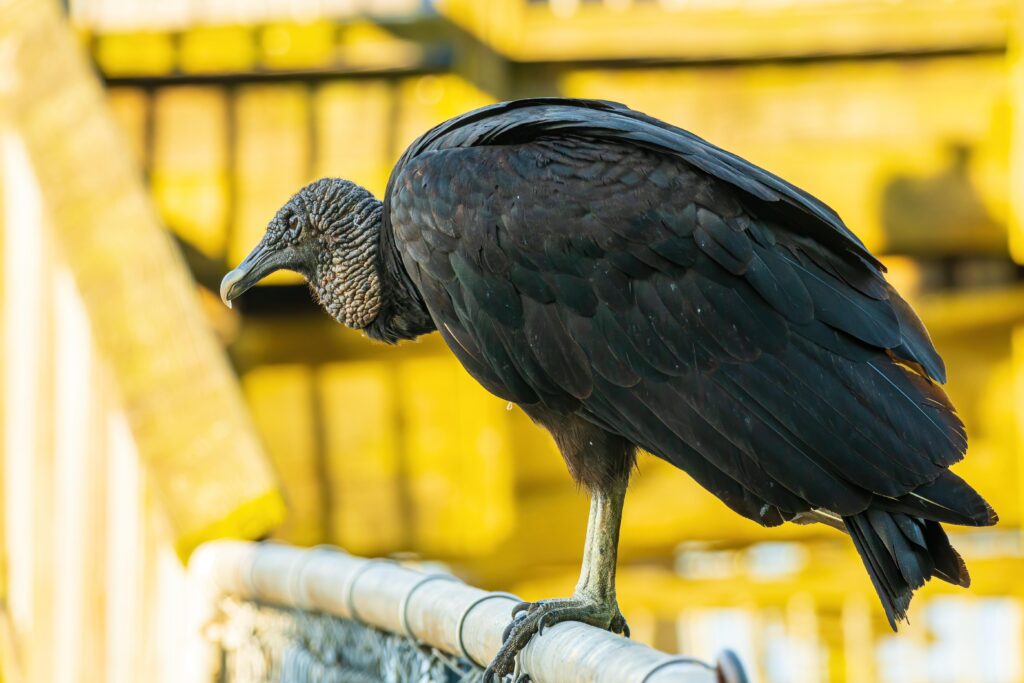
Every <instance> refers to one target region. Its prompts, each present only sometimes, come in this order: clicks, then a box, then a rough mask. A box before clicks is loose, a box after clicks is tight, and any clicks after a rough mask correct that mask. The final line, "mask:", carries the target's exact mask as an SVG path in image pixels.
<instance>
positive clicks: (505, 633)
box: [501, 619, 516, 643]
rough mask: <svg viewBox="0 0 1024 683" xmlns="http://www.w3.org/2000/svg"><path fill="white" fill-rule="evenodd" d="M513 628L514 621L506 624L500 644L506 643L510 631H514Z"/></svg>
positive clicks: (514, 625)
mask: <svg viewBox="0 0 1024 683" xmlns="http://www.w3.org/2000/svg"><path fill="white" fill-rule="evenodd" d="M515 627H516V622H515V620H514V619H513V620H512V621H510V622H508V626H506V627H505V630H504V631H502V632H501V642H503V643H507V642H508V637H509V636H510V635H512V629H514V628H515Z"/></svg>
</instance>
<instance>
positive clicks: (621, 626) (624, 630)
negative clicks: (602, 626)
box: [608, 614, 629, 638]
mask: <svg viewBox="0 0 1024 683" xmlns="http://www.w3.org/2000/svg"><path fill="white" fill-rule="evenodd" d="M608 630H609V631H611V632H612V633H620V634H622V636H623V637H624V638H629V624H628V623H627V622H626V618H625V617H624V616H622V615H621V614H618V615H616V616H615V618H613V619H612V623H611V624H609V625H608Z"/></svg>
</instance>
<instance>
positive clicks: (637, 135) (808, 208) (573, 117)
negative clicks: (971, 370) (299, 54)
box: [388, 97, 941, 372]
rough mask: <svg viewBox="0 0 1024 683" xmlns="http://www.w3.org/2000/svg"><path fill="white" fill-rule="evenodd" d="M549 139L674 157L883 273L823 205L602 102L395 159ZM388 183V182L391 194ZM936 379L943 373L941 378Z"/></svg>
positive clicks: (666, 127) (459, 123) (489, 111)
mask: <svg viewBox="0 0 1024 683" xmlns="http://www.w3.org/2000/svg"><path fill="white" fill-rule="evenodd" d="M546 135H555V136H559V137H563V138H564V137H569V136H573V135H577V136H584V137H589V138H593V139H601V140H606V141H619V142H624V143H627V144H629V145H631V146H641V147H647V148H649V149H652V150H656V151H660V152H663V153H666V154H670V155H673V156H677V157H678V158H680V159H682V160H683V161H685V162H686V163H687V164H688V165H690V166H692V167H693V168H696V169H699V170H701V171H704V172H705V173H707V174H708V175H710V176H713V177H715V178H718V179H719V180H722V181H724V182H726V183H729V184H730V185H732V186H734V187H736V188H737V189H739V190H742V193H741V194H742V197H741V198H742V200H744V201H746V202H749V203H752V204H755V205H757V206H758V208H760V209H761V210H762V211H761V212H762V213H765V214H770V215H772V216H776V217H778V219H779V220H780V222H782V223H783V224H784V225H786V226H787V227H788V228H789V229H790V230H794V231H797V232H804V233H806V234H808V235H810V236H811V237H813V238H815V239H816V240H818V241H820V242H822V243H823V244H825V245H826V246H828V247H829V248H831V249H832V250H833V251H835V252H837V253H839V254H841V255H844V256H849V257H853V258H854V259H856V260H857V261H863V262H864V263H865V264H867V265H869V266H870V267H872V268H875V269H879V270H884V268H883V267H882V265H881V264H880V263H879V262H878V261H877V260H876V259H875V257H874V256H873V255H872V254H871V253H870V252H868V250H867V249H866V248H865V247H864V244H863V243H862V242H861V241H860V240H859V239H858V238H857V236H856V235H854V234H853V232H851V231H850V229H849V228H847V227H846V225H845V224H844V223H843V221H842V219H840V218H839V216H838V215H837V214H836V212H835V211H833V210H832V209H831V208H830V207H828V206H827V205H826V204H825V203H823V202H822V201H821V200H819V199H817V198H816V197H813V196H811V195H810V194H808V193H807V192H804V191H803V190H801V189H800V188H798V187H796V186H795V185H792V184H791V183H788V182H786V181H785V180H783V179H782V178H779V177H778V176H776V175H775V174H773V173H770V172H769V171H766V170H764V169H763V168H761V167H759V166H756V165H754V164H752V163H750V162H749V161H747V160H746V159H743V158H740V157H738V156H736V155H735V154H732V153H731V152H727V151H726V150H723V149H721V148H719V147H716V146H715V145H713V144H711V143H709V142H708V141H706V140H704V139H702V138H700V137H698V136H696V135H694V134H693V133H690V132H689V131H686V130H683V129H681V128H677V127H675V126H672V125H670V124H668V123H666V122H664V121H661V120H659V119H655V118H653V117H650V116H647V115H646V114H642V113H640V112H637V111H634V110H632V109H630V108H629V107H627V106H625V105H624V104H619V103H617V102H609V101H606V100H584V99H568V98H558V97H550V98H533V99H524V100H514V101H511V102H501V103H498V104H493V105H490V106H487V107H482V108H480V109H476V110H474V111H471V112H467V113H466V114H463V115H462V116H458V117H456V118H454V119H451V120H449V121H446V122H445V123H442V124H440V125H438V126H436V127H435V128H433V129H431V130H429V131H427V132H426V133H425V134H424V135H422V136H421V137H420V138H418V139H417V140H416V141H414V142H413V143H412V144H411V145H410V146H409V148H408V149H407V150H406V151H405V154H404V155H403V156H402V158H401V159H400V160H399V162H398V164H397V165H396V167H395V171H394V173H393V174H392V179H394V178H395V177H396V176H397V175H399V174H400V173H401V171H402V169H403V167H404V165H405V164H406V163H407V162H408V161H410V160H412V159H414V158H416V157H418V156H420V155H421V154H424V153H426V152H431V151H437V150H440V149H453V148H458V147H474V146H484V145H503V144H515V143H520V142H528V141H531V140H536V139H538V138H540V137H543V136H546ZM390 189H391V184H390V182H389V186H388V194H390ZM940 372H941V371H940Z"/></svg>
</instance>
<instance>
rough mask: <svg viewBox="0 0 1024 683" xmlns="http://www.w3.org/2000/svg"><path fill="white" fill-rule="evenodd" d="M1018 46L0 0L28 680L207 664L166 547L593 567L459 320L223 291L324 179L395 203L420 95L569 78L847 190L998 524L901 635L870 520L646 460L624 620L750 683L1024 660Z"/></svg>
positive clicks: (10, 537)
mask: <svg viewBox="0 0 1024 683" xmlns="http://www.w3.org/2000/svg"><path fill="white" fill-rule="evenodd" d="M69 27H70V28H69ZM1022 37H1024V11H1022V8H1021V5H1020V4H1019V3H1016V2H1014V1H1013V0H603V1H602V0H486V1H483V0H208V1H206V2H196V1H190V0H70V2H68V3H66V4H64V5H63V6H58V4H57V3H51V2H49V1H43V0H20V1H19V0H0V105H2V108H0V136H2V138H0V157H2V173H0V178H2V188H3V197H2V200H0V204H2V205H0V215H2V220H3V232H2V251H3V262H4V278H3V282H2V285H0V287H2V294H3V333H4V344H5V346H4V351H3V364H2V371H0V382H2V386H3V390H4V393H3V397H2V400H3V422H2V427H0V429H2V436H3V439H4V460H3V468H2V470H0V486H2V491H3V508H2V514H3V527H2V529H3V531H2V536H3V541H4V543H3V548H4V551H3V553H4V554H3V562H2V576H3V579H4V583H3V591H2V594H3V596H4V603H3V606H4V612H3V628H2V632H0V661H2V662H3V664H4V669H3V670H4V675H5V677H6V678H8V679H10V680H24V681H51V680H53V681H77V680H97V681H139V680H154V681H156V680H159V681H164V680H166V681H173V680H184V678H183V674H182V673H181V672H182V668H183V667H186V664H184V663H183V662H182V656H181V651H182V650H181V647H179V646H180V644H181V642H183V640H182V639H184V638H186V637H187V636H185V635H182V633H183V632H184V631H185V630H187V629H186V628H185V627H184V626H183V624H185V623H186V622H187V616H186V615H185V614H184V611H185V605H186V603H187V600H186V599H185V598H186V597H187V593H188V591H187V589H186V587H185V579H184V574H183V570H182V568H181V562H182V559H184V558H187V556H188V554H189V553H190V552H191V550H192V549H193V548H194V547H195V545H196V544H197V543H199V542H202V541H204V540H208V539H211V538H216V537H220V536H241V537H250V538H252V537H263V536H269V537H271V538H275V539H279V540H281V541H285V542H288V543H293V544H299V545H316V544H321V543H332V544H338V545H340V546H342V547H344V548H346V549H347V550H349V551H351V552H353V553H357V554H362V555H369V556H374V555H388V554H393V553H411V554H414V555H416V556H420V557H423V558H430V559H436V560H440V561H443V562H445V563H447V564H448V565H450V566H451V567H452V568H453V569H454V570H455V571H457V573H459V574H460V575H461V576H462V577H464V578H466V579H467V580H468V581H470V582H472V583H474V584H476V585H480V586H482V587H485V588H491V589H501V590H511V591H514V592H518V593H519V594H521V595H522V596H523V597H525V598H527V599H536V598H542V597H552V596H555V595H564V594H568V593H569V592H570V591H571V590H572V586H573V585H574V583H575V581H576V577H577V573H578V567H579V560H580V556H581V553H582V547H583V535H584V530H585V526H586V518H587V514H586V509H587V500H586V497H585V496H584V495H583V494H582V493H581V492H579V491H577V490H576V489H575V487H574V486H573V484H572V482H571V481H570V479H569V476H568V474H567V472H566V470H565V467H564V465H563V463H562V461H561V458H560V457H559V455H558V453H557V451H556V450H555V448H554V446H553V444H552V443H551V441H550V439H549V438H548V436H547V435H546V434H545V433H544V432H542V431H540V430H539V429H538V428H536V427H534V426H533V425H532V424H531V423H530V421H529V420H528V419H527V418H526V417H525V416H524V415H523V413H522V412H521V411H520V410H518V409H510V407H509V406H507V405H506V404H505V403H503V402H501V401H499V400H498V399H496V398H494V397H492V396H490V395H488V394H487V393H486V392H485V391H484V390H483V389H481V388H480V387H479V386H477V385H476V384H475V382H474V381H473V380H472V379H471V378H470V377H469V376H468V375H467V374H466V373H465V372H464V371H463V370H462V369H461V367H460V366H459V365H458V363H457V362H456V361H455V359H454V357H453V356H452V355H451V354H450V353H449V352H448V351H447V350H446V349H445V348H444V346H443V344H442V343H441V342H440V340H439V339H437V338H426V339H423V340H422V341H420V342H418V343H415V344H405V345H402V346H400V347H399V348H385V347H383V346H378V345H374V344H372V343H370V342H368V341H367V340H365V339H363V338H361V336H360V335H359V334H358V333H355V332H352V331H350V330H347V329H344V328H342V327H340V326H338V325H336V324H335V323H334V322H333V321H331V320H330V319H328V318H327V317H326V316H324V315H323V314H321V313H320V312H319V310H318V309H317V308H316V307H315V305H314V304H313V303H312V302H311V301H310V298H309V294H308V292H307V291H306V289H305V287H304V285H302V283H301V282H299V281H298V280H297V278H296V277H292V276H288V275H280V276H275V277H274V278H272V281H271V282H270V283H268V284H267V285H266V286H262V287H260V288H258V289H257V290H255V291H254V292H252V293H251V294H247V295H246V297H244V298H243V299H242V300H241V301H240V302H238V303H239V304H240V305H238V306H236V308H235V309H234V310H233V311H229V310H227V309H225V308H223V307H222V306H221V305H220V302H219V301H218V300H217V298H216V296H215V295H214V294H213V292H215V291H216V288H217V283H218V282H219V280H220V277H221V276H222V275H223V273H224V272H225V271H226V269H227V268H228V267H229V265H233V264H235V263H237V262H238V261H239V260H240V259H241V258H242V257H243V256H244V255H245V253H247V251H248V250H249V248H250V247H251V246H252V245H253V244H255V242H256V241H257V240H258V239H259V237H260V236H261V234H262V233H263V230H264V227H265V225H266V223H267V221H268V220H269V218H270V217H271V216H272V215H273V213H274V211H275V210H276V209H277V208H278V207H279V206H280V205H281V204H283V203H284V202H285V201H286V200H287V199H288V197H289V196H290V195H291V194H292V193H293V192H294V191H295V190H297V189H298V188H299V187H300V186H302V185H303V184H305V183H306V182H308V181H310V180H313V179H315V178H318V177H322V176H341V177H346V178H349V179H351V180H354V181H356V182H359V183H361V184H363V185H365V186H366V187H368V188H369V189H371V190H372V191H374V192H375V193H377V194H378V196H379V195H380V194H381V193H382V192H383V189H384V185H385V182H386V180H387V176H388V173H389V171H390V169H391V167H392V165H393V163H394V162H395V161H396V159H397V158H398V156H399V155H400V154H401V152H402V151H403V150H404V148H405V146H406V145H407V144H408V143H409V142H411V141H412V140H413V139H414V138H415V137H416V136H418V135H419V134H420V133H422V132H424V131H425V130H426V129H427V128H429V127H430V126H432V125H434V124H435V123H438V122H440V121H442V120H444V119H446V118H449V117H452V116H455V115H457V114H459V113H462V112H464V111H466V110H468V109H471V108H474V107H477V106H480V105H483V104H486V103H489V102H494V101H499V100H506V99H513V98H517V97H527V96H536V95H565V96H573V97H591V98H601V99H612V100H617V101H621V102H624V103H626V104H628V105H629V106H631V107H633V108H636V109H639V110H642V111H644V112H646V113H649V114H652V115H654V116H658V117H660V118H663V119H665V120H667V121H669V122H672V123H674V124H677V125H680V126H682V127H684V128H686V129H688V130H691V131H693V132H695V133H697V134H698V135H701V136H703V137H705V138H707V139H709V140H711V141H712V142H714V143H715V144H717V145H719V146H722V147H725V148H727V149H729V150H731V151H734V152H736V153H738V154H740V155H742V156H744V157H746V158H748V159H750V160H752V161H753V162H755V163H757V164H760V165H762V166H764V167H766V168H768V169H770V170H772V171H774V172H775V173H777V174H779V175H781V176H783V177H785V178H787V179H788V180H790V181H792V182H794V183H796V184H797V185H800V186H801V187H803V188H805V189H807V190H809V191H811V192H812V193H814V194H816V195H817V196H819V197H820V198H822V199H823V200H825V201H826V202H827V203H828V204H830V205H831V206H833V207H834V208H835V209H836V210H837V211H838V212H839V213H840V215H842V216H843V217H844V219H845V220H846V222H847V224H848V225H850V227H851V228H852V229H853V230H854V231H855V232H857V233H858V234H859V235H860V236H861V237H862V238H863V239H864V241H865V242H866V243H867V244H868V246H869V248H871V249H872V250H874V251H875V252H876V253H878V254H881V255H882V256H883V261H885V262H886V264H887V265H888V266H889V268H890V274H891V278H890V279H891V280H892V281H893V282H894V283H895V284H896V285H897V286H898V287H899V288H900V289H901V291H902V292H903V293H904V294H905V295H906V296H907V297H908V298H909V299H910V300H911V302H912V303H913V304H914V305H915V307H916V308H917V310H918V311H919V312H920V313H921V315H922V317H923V318H924V320H925V322H926V324H927V325H928V327H929V329H930V330H931V333H932V335H933V338H934V340H935V342H936V345H937V347H938V348H939V350H940V352H941V353H942V354H943V356H944V358H945V360H946V363H947V366H948V368H949V375H950V382H949V386H948V389H949V392H950V394H951V396H952V398H953V400H954V402H955V404H956V405H957V406H958V408H959V410H960V412H961V414H962V416H963V418H964V420H965V421H966V423H967V426H968V431H969V435H970V439H971V447H970V452H969V455H968V458H967V460H966V461H965V462H964V463H963V464H962V465H959V466H958V467H957V472H958V473H959V474H961V475H962V476H964V477H965V478H967V479H968V480H970V481H971V483H972V484H974V485H975V487H976V488H978V489H979V490H980V491H981V492H983V493H984V495H985V496H986V498H988V500H989V501H990V502H992V504H993V505H994V506H995V507H996V509H997V510H998V511H999V513H1000V517H1001V520H1002V521H1001V524H1000V525H999V526H998V527H996V528H995V529H986V530H963V529H952V530H951V532H952V533H951V535H952V536H953V542H954V545H956V546H957V548H959V549H960V550H961V552H962V554H963V555H964V556H965V559H966V560H967V562H968V565H969V566H970V568H971V572H972V576H973V578H974V586H973V587H972V588H971V589H970V590H969V591H962V590H955V589H951V588H950V587H948V586H946V585H945V584H934V585H930V586H928V587H927V588H926V589H924V590H923V591H921V593H920V594H919V596H918V597H917V599H916V601H915V603H914V606H913V608H912V610H911V614H910V618H911V626H910V627H908V628H905V629H903V630H902V631H901V632H900V634H899V635H898V636H897V635H893V634H892V633H891V632H890V631H889V629H888V627H887V626H886V624H885V620H884V616H883V614H882V611H881V609H880V608H879V607H878V605H877V604H876V598H875V596H874V593H873V591H872V589H871V586H870V583H869V580H868V578H867V575H866V573H865V572H864V571H863V568H862V566H861V564H860V561H859V559H858V558H857V556H856V554H855V552H854V551H853V547H852V545H851V544H850V543H849V541H848V539H846V538H845V537H842V536H840V535H839V534H837V533H836V532H834V531H832V530H830V529H826V528H818V527H798V526H792V525H787V526H785V527H782V528H778V529H773V530H764V529H761V528H760V527H758V526H756V525H755V524H753V523H751V522H749V521H747V520H744V519H741V518H739V517H738V516H736V515H734V514H733V513H731V512H730V511H728V510H727V509H726V508H725V507H724V506H723V505H722V504H721V503H719V502H718V501H717V500H716V499H714V498H713V497H712V496H710V494H707V493H706V492H704V491H703V490H702V489H700V488H699V487H698V486H696V485H695V484H694V483H693V482H692V481H691V480H690V479H689V478H688V477H687V476H686V475H684V474H683V473H682V472H679V471H677V470H674V469H672V468H671V467H670V466H668V465H667V464H665V463H663V462H661V461H659V460H655V459H653V458H650V457H645V458H643V459H642V460H641V463H640V469H639V473H638V474H637V476H636V477H635V479H634V482H633V484H632V486H631V489H630V495H629V496H628V497H627V502H626V512H625V520H624V528H623V531H622V541H621V561H620V570H619V592H620V602H621V605H622V609H623V612H624V613H625V614H626V616H627V618H628V619H629V621H630V625H631V627H632V630H633V637H634V638H636V639H639V640H641V641H643V642H646V643H649V644H651V645H653V646H655V647H658V648H660V649H663V650H666V651H670V652H675V651H679V652H685V653H687V654H692V655H696V656H701V657H712V656H713V655H714V654H715V652H716V651H717V650H718V649H720V648H722V647H732V648H734V649H736V650H737V651H738V652H739V653H740V655H741V656H742V657H743V658H744V660H745V661H746V663H747V665H748V667H749V668H750V670H751V675H752V680H753V681H755V682H763V683H815V682H818V681H822V682H824V681H829V682H832V683H840V682H845V683H872V682H875V681H877V682H879V683H889V682H892V683H895V682H897V681H899V683H923V682H925V681H927V682H935V683H1012V682H1017V681H1024V546H1022V538H1021V533H1020V532H1021V529H1020V527H1021V523H1022V509H1021V496H1022V493H1024V453H1022V450H1021V438H1022V436H1021V426H1022V425H1024V412H1022V411H1024V325H1022V323H1024V268H1022V266H1021V264H1022V263H1024V220H1022V218H1024V142H1022V140H1024V138H1022V137H1021V131H1024V57H1022V54H1021V45H1020V43H1019V42H1018V41H1019V40H1020V39H1021V38H1022ZM91 69H94V70H95V76H94V75H93V73H92V72H91V71H90V70H91ZM97 77H98V80H97ZM97 83H100V84H102V90H101V89H100V88H99V87H98V85H97ZM111 122H116V125H114V123H111ZM140 180H141V181H144V185H143V183H140ZM143 187H144V188H145V190H146V192H145V193H144V192H143ZM147 195H148V197H147ZM153 207H155V209H156V212H155V213H154V212H153ZM168 235H169V236H170V237H171V238H172V239H168ZM172 241H173V243H172ZM211 331H212V333H211ZM224 352H226V354H227V355H226V357H227V358H228V359H229V362H225V360H224V358H225V353H224ZM236 375H237V379H238V381H239V382H240V386H241V392H239V390H238V388H237V386H238V385H237V384H236V382H235V376H236Z"/></svg>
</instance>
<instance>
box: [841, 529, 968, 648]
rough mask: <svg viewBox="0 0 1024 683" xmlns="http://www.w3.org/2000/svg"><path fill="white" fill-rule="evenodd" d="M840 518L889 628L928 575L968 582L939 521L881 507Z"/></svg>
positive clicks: (902, 618) (902, 616)
mask: <svg viewBox="0 0 1024 683" xmlns="http://www.w3.org/2000/svg"><path fill="white" fill-rule="evenodd" d="M843 521H844V522H846V529H847V530H848V531H849V532H850V537H851V538H853V544H854V545H855V546H856V547H857V552H858V553H860V557H861V559H862V560H863V561H864V566H865V567H866V568H867V570H868V575H869V576H870V577H871V583H873V584H874V586H875V592H877V593H878V597H879V598H880V599H881V601H882V607H883V608H885V616H886V617H888V618H889V625H890V626H892V628H893V630H896V622H897V621H906V619H907V608H908V607H910V598H911V597H912V596H913V593H914V591H915V590H917V589H918V588H920V587H921V586H923V585H924V584H925V581H927V580H928V579H930V578H931V577H933V576H935V577H938V578H940V579H942V580H943V581H948V582H949V583H952V584H955V585H958V586H964V587H967V586H969V585H971V577H970V575H969V574H968V573H967V565H965V564H964V561H963V560H962V559H961V558H960V555H959V554H958V553H957V552H956V551H955V550H953V546H951V545H950V544H949V539H948V538H947V537H946V532H945V531H943V530H942V527H941V526H939V523H938V522H935V521H932V520H927V519H921V518H920V517H911V516H909V515H906V514H904V513H902V512H890V511H887V510H881V509H868V510H867V511H865V512H862V513H860V514H859V515H854V516H852V517H844V518H843Z"/></svg>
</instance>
